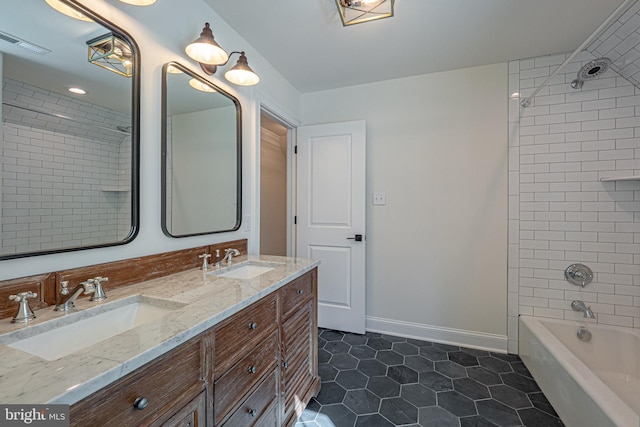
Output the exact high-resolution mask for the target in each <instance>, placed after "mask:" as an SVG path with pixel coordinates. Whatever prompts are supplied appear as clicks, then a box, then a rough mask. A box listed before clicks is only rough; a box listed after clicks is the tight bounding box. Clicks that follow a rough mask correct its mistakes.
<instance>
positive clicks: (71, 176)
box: [0, 77, 131, 254]
mask: <svg viewBox="0 0 640 427" xmlns="http://www.w3.org/2000/svg"><path fill="white" fill-rule="evenodd" d="M2 83H3V84H2V91H1V92H2V101H3V105H2V139H1V140H0V154H1V155H0V162H1V164H0V169H1V170H2V179H1V183H2V187H1V192H0V194H1V196H2V199H1V203H0V208H1V209H2V212H1V213H2V215H1V216H0V218H1V219H2V223H1V224H0V225H1V227H2V228H1V230H0V231H1V233H2V234H1V237H2V238H1V239H0V242H1V243H0V245H1V246H0V253H1V254H13V253H17V252H32V251H40V250H47V249H52V248H61V247H72V246H84V245H92V244H99V243H102V242H114V241H118V240H123V239H124V238H125V237H126V236H127V235H128V233H129V231H130V227H131V198H130V192H128V191H122V192H120V191H112V190H113V189H122V188H129V187H130V185H131V184H130V182H131V166H130V165H131V136H130V135H129V134H127V133H125V132H114V131H108V130H103V129H101V127H97V126H88V125H85V124H81V123H78V122H74V121H71V120H64V119H60V118H56V117H51V116H48V115H44V114H38V113H36V112H34V111H32V110H38V111H43V112H45V113H53V114H62V115H64V116H66V117H70V118H72V119H77V120H79V121H81V122H91V123H96V124H99V125H100V126H102V127H109V128H112V129H117V128H118V127H121V128H123V127H128V126H129V125H130V124H131V118H130V116H128V115H125V114H122V113H119V112H117V111H113V110H109V109H107V108H104V107H100V106H97V105H94V104H90V103H88V102H84V101H80V100H77V99H74V98H72V97H69V96H66V95H62V94H57V93H54V92H50V91H47V90H43V89H40V88H37V87H35V86H31V85H28V84H25V83H22V82H19V81H16V80H12V79H9V78H6V77H5V78H3V82H2ZM8 104H11V105H8ZM12 105H13V106H12ZM15 106H17V107H15ZM20 107H24V108H20ZM25 108H26V109H25ZM105 189H107V190H110V191H103V190H105ZM32 223H35V224H37V225H38V226H37V227H33V226H30V224H32Z"/></svg>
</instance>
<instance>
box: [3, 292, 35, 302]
mask: <svg viewBox="0 0 640 427" xmlns="http://www.w3.org/2000/svg"><path fill="white" fill-rule="evenodd" d="M37 296H38V294H37V293H35V292H31V291H27V292H20V293H19V294H17V295H9V300H10V301H16V302H22V301H26V300H27V299H31V298H35V297H37Z"/></svg>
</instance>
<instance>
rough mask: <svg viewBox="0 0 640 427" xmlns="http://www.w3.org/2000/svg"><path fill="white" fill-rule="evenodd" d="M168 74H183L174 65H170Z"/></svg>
mask: <svg viewBox="0 0 640 427" xmlns="http://www.w3.org/2000/svg"><path fill="white" fill-rule="evenodd" d="M167 73H169V74H182V70H181V69H180V68H178V67H174V66H173V65H169V66H168V67H167Z"/></svg>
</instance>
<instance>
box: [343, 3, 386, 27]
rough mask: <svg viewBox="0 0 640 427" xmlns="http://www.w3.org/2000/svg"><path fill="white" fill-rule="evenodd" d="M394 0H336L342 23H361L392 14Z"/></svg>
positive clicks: (346, 24)
mask: <svg viewBox="0 0 640 427" xmlns="http://www.w3.org/2000/svg"><path fill="white" fill-rule="evenodd" d="M394 2H395V0H336V5H337V6H338V11H339V12H340V19H342V25H344V26H345V27H346V26H348V25H355V24H361V23H363V22H370V21H375V20H377V19H382V18H390V17H392V16H393V3H394Z"/></svg>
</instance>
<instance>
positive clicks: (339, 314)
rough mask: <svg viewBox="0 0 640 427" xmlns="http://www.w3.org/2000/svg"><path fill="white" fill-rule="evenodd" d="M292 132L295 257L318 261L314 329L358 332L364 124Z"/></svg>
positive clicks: (360, 327)
mask: <svg viewBox="0 0 640 427" xmlns="http://www.w3.org/2000/svg"><path fill="white" fill-rule="evenodd" d="M297 134H298V156H297V183H298V186H297V188H298V191H297V218H298V225H297V245H296V246H297V248H296V253H297V256H299V257H302V258H312V259H318V260H320V262H321V264H320V267H319V268H318V325H319V326H320V327H323V328H330V329H336V330H340V331H348V332H354V333H359V334H362V333H364V330H365V329H364V326H365V316H364V314H365V239H364V234H365V233H364V232H365V207H366V206H365V205H366V189H365V178H366V177H365V160H366V159H365V153H366V150H365V147H366V143H365V142H366V138H365V136H366V135H365V122H364V121H355V122H344V123H332V124H323V125H314V126H303V127H299V128H298V129H297ZM357 236H360V238H357Z"/></svg>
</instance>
